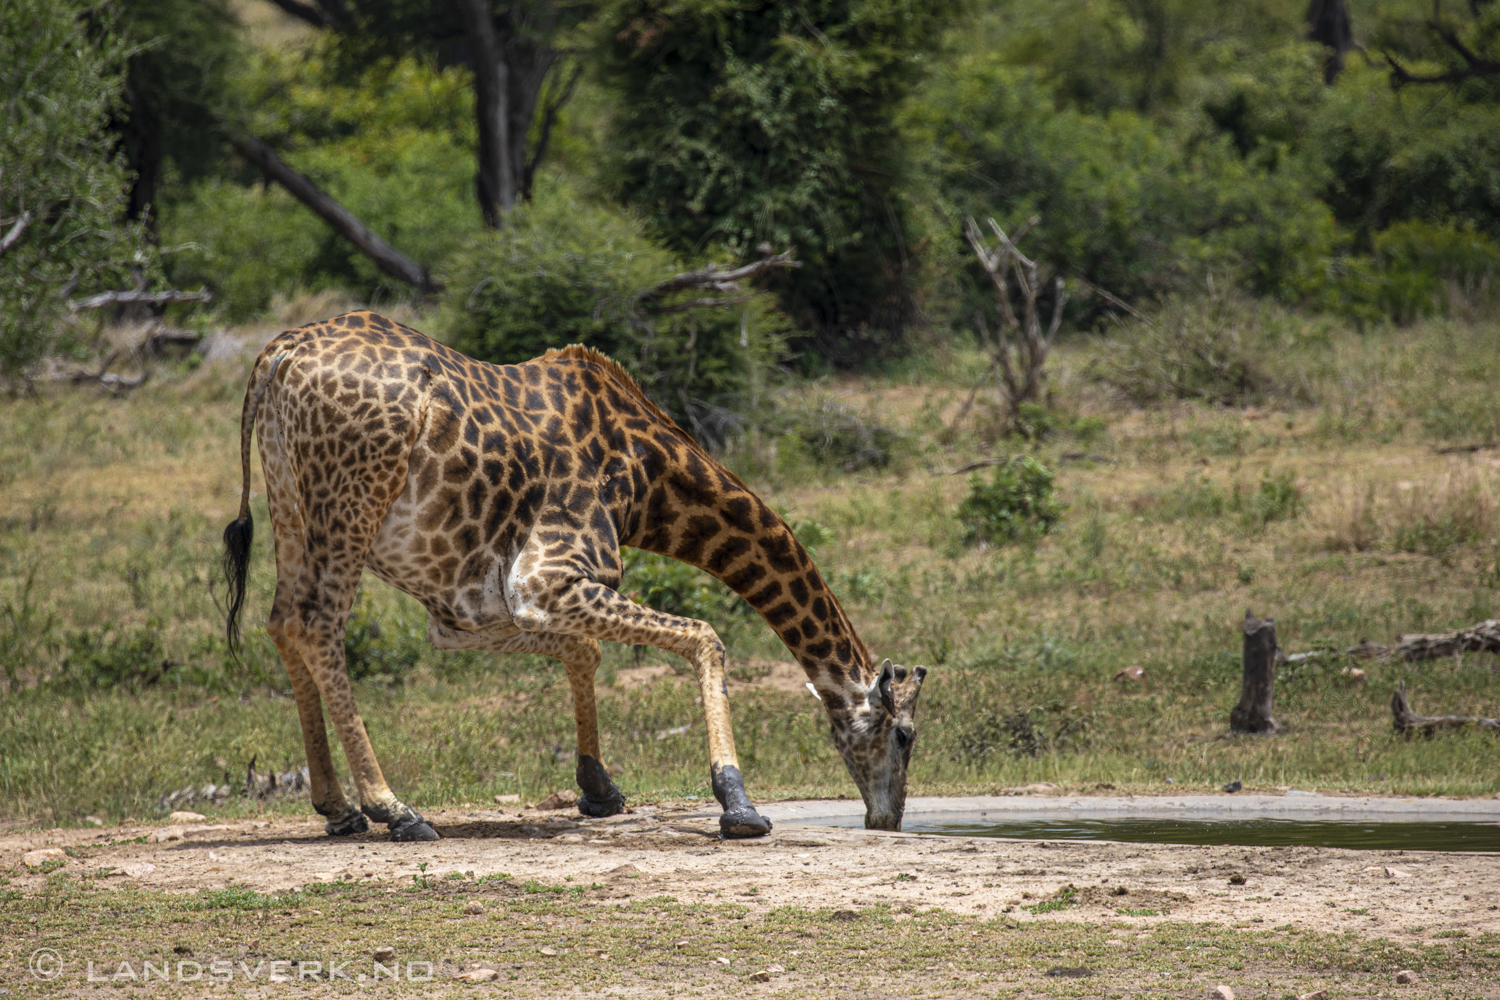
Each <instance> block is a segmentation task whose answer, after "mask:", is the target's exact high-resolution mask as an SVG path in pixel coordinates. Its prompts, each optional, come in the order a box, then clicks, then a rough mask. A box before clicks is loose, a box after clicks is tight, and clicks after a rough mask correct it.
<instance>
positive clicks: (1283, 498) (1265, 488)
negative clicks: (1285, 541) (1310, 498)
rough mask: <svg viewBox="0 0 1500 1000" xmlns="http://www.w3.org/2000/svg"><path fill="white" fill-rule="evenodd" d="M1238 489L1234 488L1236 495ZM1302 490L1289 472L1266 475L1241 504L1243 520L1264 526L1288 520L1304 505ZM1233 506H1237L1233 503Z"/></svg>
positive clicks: (1257, 525) (1256, 525)
mask: <svg viewBox="0 0 1500 1000" xmlns="http://www.w3.org/2000/svg"><path fill="white" fill-rule="evenodd" d="M1237 495H1238V490H1236V496H1237ZM1306 505H1307V504H1306V501H1305V500H1304V499H1303V496H1302V490H1301V488H1300V487H1299V486H1298V485H1297V482H1296V479H1295V477H1293V475H1292V474H1291V473H1290V472H1283V473H1281V474H1279V475H1275V476H1272V475H1267V476H1266V477H1265V478H1264V479H1262V480H1261V481H1260V485H1258V486H1257V487H1256V488H1255V492H1254V493H1251V494H1250V496H1249V497H1248V499H1247V500H1246V501H1245V503H1244V505H1243V513H1244V517H1245V521H1246V523H1248V524H1251V525H1253V526H1255V527H1264V526H1265V525H1267V524H1269V523H1271V522H1272V521H1289V520H1291V519H1292V518H1294V517H1296V516H1297V515H1298V514H1300V513H1301V512H1302V509H1303V508H1304V507H1305V506H1306ZM1233 506H1236V507H1237V506H1239V504H1237V503H1236V504H1234V505H1233Z"/></svg>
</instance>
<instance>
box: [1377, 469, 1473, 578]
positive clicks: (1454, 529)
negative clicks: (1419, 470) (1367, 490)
mask: <svg viewBox="0 0 1500 1000" xmlns="http://www.w3.org/2000/svg"><path fill="white" fill-rule="evenodd" d="M1396 517H1397V519H1398V520H1397V523H1396V526H1395V528H1394V530H1393V531H1392V533H1391V535H1392V538H1391V541H1392V545H1393V546H1394V548H1395V549H1396V550H1397V551H1398V552H1420V553H1422V554H1423V555H1429V556H1435V557H1438V558H1443V557H1446V556H1447V554H1448V552H1449V550H1451V549H1454V548H1458V547H1461V546H1466V545H1473V544H1475V543H1477V542H1481V541H1484V540H1485V539H1487V538H1492V537H1494V535H1495V532H1496V530H1497V527H1500V500H1497V498H1496V495H1495V486H1494V482H1493V481H1492V480H1491V479H1489V478H1488V477H1484V476H1481V475H1480V474H1479V473H1477V472H1475V471H1474V470H1472V469H1468V470H1464V471H1462V472H1457V473H1453V474H1450V475H1446V476H1443V477H1441V478H1439V479H1437V480H1436V481H1433V482H1429V483H1419V484H1416V485H1414V486H1412V487H1411V488H1410V489H1407V490H1399V491H1398V493H1397V501H1396Z"/></svg>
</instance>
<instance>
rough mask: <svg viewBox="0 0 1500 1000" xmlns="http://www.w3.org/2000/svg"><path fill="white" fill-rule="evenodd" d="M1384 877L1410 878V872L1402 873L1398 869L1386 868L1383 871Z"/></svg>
mask: <svg viewBox="0 0 1500 1000" xmlns="http://www.w3.org/2000/svg"><path fill="white" fill-rule="evenodd" d="M1385 877H1386V878H1411V872H1404V871H1402V870H1401V869H1399V868H1387V869H1386V870H1385Z"/></svg>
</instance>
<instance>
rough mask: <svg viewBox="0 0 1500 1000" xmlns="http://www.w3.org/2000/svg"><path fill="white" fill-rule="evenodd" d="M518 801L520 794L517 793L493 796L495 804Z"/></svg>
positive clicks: (507, 803)
mask: <svg viewBox="0 0 1500 1000" xmlns="http://www.w3.org/2000/svg"><path fill="white" fill-rule="evenodd" d="M520 801H521V796H519V795H514V794H512V795H496V796H495V802H496V803H497V804H499V805H502V806H507V805H513V804H515V803H518V802H520Z"/></svg>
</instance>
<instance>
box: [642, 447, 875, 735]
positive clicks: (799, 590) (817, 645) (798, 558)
mask: <svg viewBox="0 0 1500 1000" xmlns="http://www.w3.org/2000/svg"><path fill="white" fill-rule="evenodd" d="M707 461H710V462H711V461H712V459H707ZM714 465H715V466H717V463H714ZM714 471H715V472H716V473H718V475H716V476H715V477H714V478H715V480H717V482H716V485H717V486H721V487H723V488H722V489H721V490H719V491H717V502H713V503H701V502H700V503H698V504H693V505H692V506H684V507H683V508H682V509H681V510H680V511H679V512H678V516H677V517H676V518H675V519H669V518H660V519H658V518H656V517H648V518H647V519H646V521H647V522H648V523H647V524H646V525H644V526H643V529H642V530H641V531H640V532H639V537H638V538H634V539H630V540H627V542H626V544H629V545H632V546H635V547H636V548H642V549H646V550H647V551H651V552H657V553H660V554H661V555H666V556H671V557H672V558H674V559H679V560H681V561H683V562H685V563H689V564H691V565H693V566H696V567H698V568H699V569H701V570H703V571H704V572H706V573H709V574H711V575H712V576H715V577H717V578H718V579H720V580H722V581H723V582H724V584H725V585H726V586H728V587H729V588H730V589H731V590H733V591H734V592H735V593H737V594H739V595H740V596H741V597H743V598H744V599H745V601H746V603H748V604H749V605H750V606H751V607H752V608H754V609H755V610H756V611H757V612H759V614H760V616H761V617H762V618H764V619H765V620H766V624H768V625H770V626H771V628H772V629H773V630H774V631H775V632H776V634H777V636H779V637H780V639H781V641H782V643H783V644H785V646H786V648H787V649H788V650H790V651H791V653H792V655H793V656H795V657H796V658H797V662H798V663H800V664H801V665H802V669H803V670H804V671H805V672H806V673H807V677H808V680H810V681H811V682H812V684H813V687H814V688H815V689H816V690H817V692H818V696H819V697H820V698H821V699H822V700H823V704H824V707H825V708H826V709H827V710H828V711H829V713H830V714H833V715H839V714H841V713H842V712H843V711H844V710H845V709H846V708H847V707H851V706H852V705H853V704H855V703H858V702H861V701H863V700H864V699H865V697H866V696H867V692H868V690H869V687H870V683H871V681H872V679H873V677H874V669H873V667H872V665H871V660H870V652H869V650H868V649H867V648H866V646H865V644H864V642H863V640H861V639H860V637H859V634H858V633H857V632H855V631H854V626H853V625H852V624H851V623H850V621H849V617H848V616H847V615H846V614H845V613H844V609H843V606H842V605H840V604H839V601H838V598H837V597H835V596H834V594H833V591H832V590H830V589H829V588H828V585H827V583H826V582H824V580H823V576H822V574H821V573H819V572H818V568H817V567H816V566H815V565H813V561H812V558H811V557H810V556H809V555H808V554H807V549H806V548H804V547H803V545H802V543H801V542H799V541H797V537H796V535H794V534H793V533H792V529H791V528H790V527H789V526H788V525H787V523H786V522H785V521H784V520H782V518H781V517H780V515H778V514H777V513H776V512H775V511H773V510H772V509H771V508H770V507H768V506H766V504H765V503H764V502H762V501H761V500H760V498H759V497H757V496H756V495H755V494H754V493H752V492H750V490H749V489H748V488H747V487H745V486H744V485H743V484H742V483H740V482H739V480H738V479H737V478H736V477H735V476H734V475H733V474H732V473H730V472H728V471H727V470H724V469H722V467H719V468H716V469H715V470H714ZM736 487H737V488H736ZM667 489H668V491H671V483H670V480H669V485H668V487H667ZM677 492H680V491H677ZM699 499H700V500H706V499H707V498H706V497H703V496H702V494H701V493H700V494H699Z"/></svg>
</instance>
